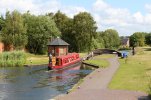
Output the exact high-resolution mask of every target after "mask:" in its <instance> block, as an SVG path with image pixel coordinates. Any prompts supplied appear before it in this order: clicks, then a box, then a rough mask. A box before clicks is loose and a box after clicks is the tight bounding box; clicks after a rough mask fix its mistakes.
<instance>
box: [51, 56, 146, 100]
mask: <svg viewBox="0 0 151 100" xmlns="http://www.w3.org/2000/svg"><path fill="white" fill-rule="evenodd" d="M108 61H109V62H110V66H109V67H107V68H104V69H103V68H99V69H96V70H95V71H93V72H92V73H91V74H89V75H88V76H86V77H85V78H84V79H83V83H82V84H81V85H79V86H78V88H77V89H76V90H75V91H73V92H71V93H69V94H67V95H61V96H57V97H56V98H54V99H52V100H84V99H85V100H138V98H140V97H142V96H147V94H145V93H143V92H136V91H125V90H109V89H108V84H109V83H110V81H111V79H112V76H113V75H114V73H115V72H116V71H117V69H118V67H119V62H118V57H114V58H110V59H108ZM50 100H51V99H50Z"/></svg>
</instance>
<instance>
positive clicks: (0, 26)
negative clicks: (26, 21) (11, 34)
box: [0, 16, 5, 31]
mask: <svg viewBox="0 0 151 100" xmlns="http://www.w3.org/2000/svg"><path fill="white" fill-rule="evenodd" d="M4 23H5V21H4V18H3V16H1V17H0V31H1V30H2V27H3V26H4Z"/></svg>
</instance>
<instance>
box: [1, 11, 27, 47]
mask: <svg viewBox="0 0 151 100" xmlns="http://www.w3.org/2000/svg"><path fill="white" fill-rule="evenodd" d="M2 37H3V42H4V44H5V46H6V47H9V46H12V48H14V49H23V48H24V47H25V45H26V43H27V36H26V26H25V24H24V21H23V18H22V15H21V14H20V13H19V12H18V11H16V10H14V11H13V12H12V13H10V12H6V17H5V23H4V26H3V27H2Z"/></svg>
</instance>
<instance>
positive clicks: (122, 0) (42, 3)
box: [0, 0, 151, 36]
mask: <svg viewBox="0 0 151 100" xmlns="http://www.w3.org/2000/svg"><path fill="white" fill-rule="evenodd" d="M13 10H18V11H20V12H21V13H24V12H26V11H28V10H29V11H30V13H32V14H35V15H40V14H45V13H49V12H53V13H55V12H57V11H58V10H60V11H62V12H63V13H65V14H66V15H67V16H68V17H71V18H73V16H74V15H76V14H78V13H79V12H84V11H86V12H89V13H91V15H92V16H93V18H94V20H95V21H96V23H97V26H98V30H97V31H104V30H106V29H115V30H117V31H118V33H119V35H120V36H129V35H132V34H133V33H134V32H151V0H0V14H1V15H3V16H4V15H5V13H6V11H13Z"/></svg>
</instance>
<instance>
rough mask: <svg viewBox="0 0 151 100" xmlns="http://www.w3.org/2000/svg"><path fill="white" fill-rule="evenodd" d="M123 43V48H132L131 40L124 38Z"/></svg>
mask: <svg viewBox="0 0 151 100" xmlns="http://www.w3.org/2000/svg"><path fill="white" fill-rule="evenodd" d="M121 42H122V46H123V47H129V46H130V44H129V38H123V39H122V41H121Z"/></svg>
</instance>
